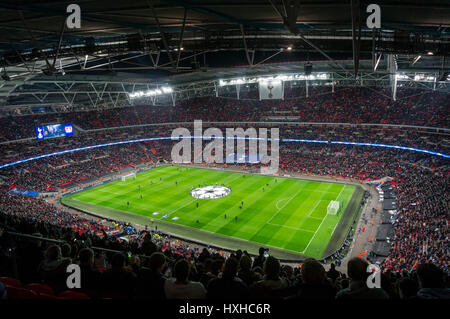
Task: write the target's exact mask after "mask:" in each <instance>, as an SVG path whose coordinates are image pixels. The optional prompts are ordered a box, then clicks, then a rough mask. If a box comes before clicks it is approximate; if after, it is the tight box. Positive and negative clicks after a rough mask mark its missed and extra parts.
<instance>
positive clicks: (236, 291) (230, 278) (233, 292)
mask: <svg viewBox="0 0 450 319" xmlns="http://www.w3.org/2000/svg"><path fill="white" fill-rule="evenodd" d="M237 270H238V261H237V260H236V259H235V258H233V257H230V258H228V259H227V261H226V262H225V267H224V270H223V272H222V276H221V277H220V278H215V279H212V280H211V281H210V282H209V284H208V294H207V297H208V298H209V299H216V300H224V299H230V298H233V299H238V300H243V299H246V298H247V297H248V288H247V285H246V284H245V283H244V282H243V281H242V279H240V278H239V277H237V276H236V274H237Z"/></svg>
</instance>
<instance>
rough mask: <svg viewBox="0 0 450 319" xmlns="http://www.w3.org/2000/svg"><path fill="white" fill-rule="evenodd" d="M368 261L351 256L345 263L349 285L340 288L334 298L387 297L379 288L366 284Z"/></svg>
mask: <svg viewBox="0 0 450 319" xmlns="http://www.w3.org/2000/svg"><path fill="white" fill-rule="evenodd" d="M368 266H369V263H368V262H367V261H365V260H363V259H361V258H353V259H351V260H349V262H348V264H347V273H348V276H349V277H350V286H349V287H348V288H346V289H343V290H340V291H339V292H338V293H337V294H336V299H388V298H389V295H388V294H387V293H386V292H385V291H384V290H383V289H381V288H369V287H368V286H367V277H368V276H369V273H368V272H367V267H368Z"/></svg>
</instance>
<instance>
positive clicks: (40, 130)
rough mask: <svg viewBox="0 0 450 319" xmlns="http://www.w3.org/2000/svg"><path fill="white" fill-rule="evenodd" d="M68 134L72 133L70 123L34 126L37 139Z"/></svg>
mask: <svg viewBox="0 0 450 319" xmlns="http://www.w3.org/2000/svg"><path fill="white" fill-rule="evenodd" d="M70 135H73V128H72V124H71V123H66V124H52V125H44V126H36V137H37V139H38V140H44V139H47V138H53V137H61V136H70Z"/></svg>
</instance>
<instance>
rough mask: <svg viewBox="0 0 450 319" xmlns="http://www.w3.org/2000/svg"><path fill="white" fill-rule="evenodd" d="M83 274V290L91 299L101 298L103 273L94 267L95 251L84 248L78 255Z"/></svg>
mask: <svg viewBox="0 0 450 319" xmlns="http://www.w3.org/2000/svg"><path fill="white" fill-rule="evenodd" d="M78 258H79V262H80V272H81V290H82V292H84V293H85V294H87V295H88V296H90V297H91V298H96V297H99V293H98V288H99V287H100V285H101V279H102V278H101V273H100V272H99V271H98V270H97V269H95V267H94V251H93V250H92V249H90V248H83V249H81V250H80V252H79V253H78Z"/></svg>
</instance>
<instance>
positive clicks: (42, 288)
mask: <svg viewBox="0 0 450 319" xmlns="http://www.w3.org/2000/svg"><path fill="white" fill-rule="evenodd" d="M25 289H28V290H33V291H34V292H35V293H37V294H39V295H41V294H46V295H54V294H55V293H54V292H53V288H52V287H50V286H49V285H47V284H29V285H27V286H25Z"/></svg>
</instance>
